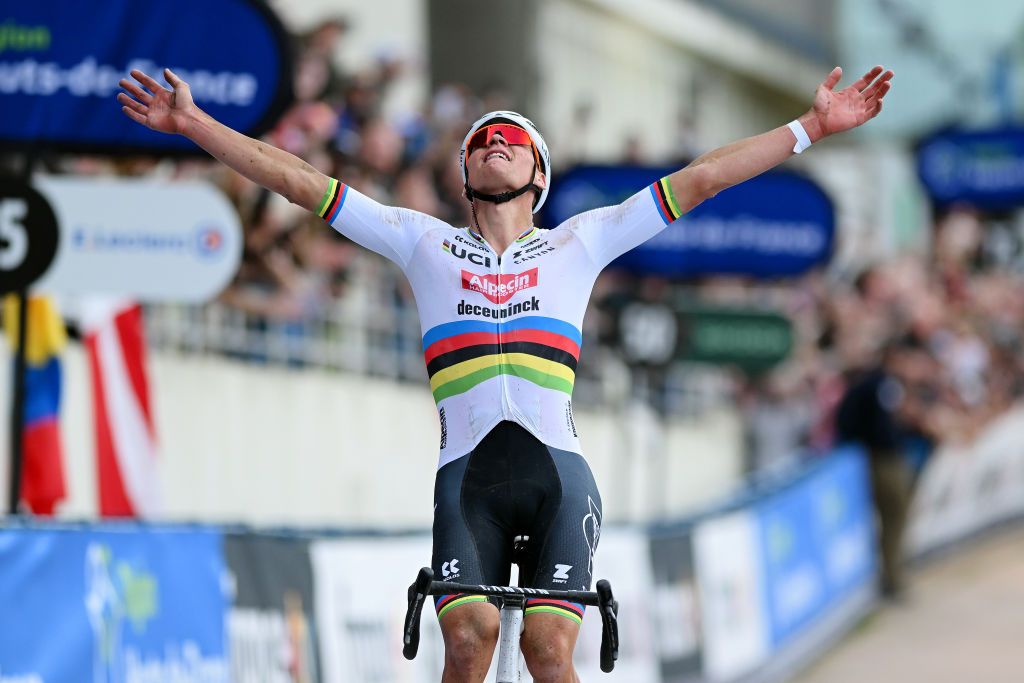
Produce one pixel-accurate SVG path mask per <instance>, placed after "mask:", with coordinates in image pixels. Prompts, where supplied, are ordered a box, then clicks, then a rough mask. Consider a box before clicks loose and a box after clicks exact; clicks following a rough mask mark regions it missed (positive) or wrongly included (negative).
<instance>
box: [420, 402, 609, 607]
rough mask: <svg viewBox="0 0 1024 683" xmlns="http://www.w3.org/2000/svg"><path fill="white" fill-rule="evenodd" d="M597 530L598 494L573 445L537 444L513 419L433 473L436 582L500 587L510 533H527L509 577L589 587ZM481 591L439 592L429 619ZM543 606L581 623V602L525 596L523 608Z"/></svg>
mask: <svg viewBox="0 0 1024 683" xmlns="http://www.w3.org/2000/svg"><path fill="white" fill-rule="evenodd" d="M600 534H601V496H600V494H599V493H598V491H597V485H596V484H595V482H594V476H593V474H591V472H590V467H589V466H588V465H587V462H586V461H585V460H584V459H583V456H581V455H579V454H578V453H572V452H569V451H562V450H558V449H556V448H551V447H549V446H545V445H544V444H543V443H541V442H540V441H539V440H538V439H537V437H535V436H533V435H532V434H530V433H529V432H528V431H526V429H524V428H523V427H521V426H520V425H518V424H516V423H514V422H501V423H499V424H498V425H497V426H496V427H495V428H494V429H492V430H491V431H490V433H488V434H487V436H486V437H484V439H483V441H481V442H480V444H479V445H477V447H476V448H474V449H473V451H472V452H470V453H469V454H468V455H466V456H463V457H461V458H458V459H457V460H453V461H452V462H449V463H448V464H446V465H444V466H443V467H442V468H441V469H439V470H438V472H437V479H436V482H435V485H434V551H433V559H432V561H431V562H432V565H433V569H434V576H435V578H436V579H439V580H442V581H453V582H457V583H470V584H478V585H489V586H507V585H508V582H509V579H510V575H511V564H512V549H513V543H514V540H515V538H516V537H517V536H529V537H530V540H529V544H528V549H529V551H528V553H527V555H526V559H525V561H524V562H523V563H522V565H521V566H520V568H519V585H520V586H525V587H530V588H546V589H556V590H582V591H586V590H590V584H591V579H592V572H593V560H594V551H595V550H596V549H597V542H598V539H599V537H600ZM486 600H487V598H485V597H483V596H472V595H442V596H439V597H437V598H436V600H435V608H436V610H437V614H438V617H440V616H442V615H443V614H444V613H445V612H447V611H448V610H450V609H452V608H454V607H456V606H458V605H461V604H465V603H467V602H481V601H486ZM537 612H551V613H555V614H560V615H562V616H565V617H568V618H570V619H573V620H574V621H576V622H577V623H580V622H582V619H583V606H582V605H580V604H577V603H569V602H565V601H561V600H546V599H542V598H537V599H530V600H528V602H527V606H526V613H527V614H532V613H537Z"/></svg>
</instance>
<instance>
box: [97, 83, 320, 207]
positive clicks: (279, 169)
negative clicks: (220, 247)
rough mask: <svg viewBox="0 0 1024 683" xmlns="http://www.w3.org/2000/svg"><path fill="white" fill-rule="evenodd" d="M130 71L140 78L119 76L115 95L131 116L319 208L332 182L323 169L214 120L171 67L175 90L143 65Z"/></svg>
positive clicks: (270, 187) (300, 202)
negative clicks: (195, 99) (150, 74)
mask: <svg viewBox="0 0 1024 683" xmlns="http://www.w3.org/2000/svg"><path fill="white" fill-rule="evenodd" d="M131 75H132V78H134V79H135V80H136V81H137V83H135V82H132V81H130V80H128V79H121V81H120V82H119V85H120V86H121V87H122V88H123V89H124V90H125V91H126V92H122V93H118V95H117V100H118V102H120V103H121V110H122V111H123V112H124V113H125V115H126V116H128V117H129V118H130V119H132V120H133V121H136V122H138V123H141V124H142V125H144V126H146V127H147V128H151V129H153V130H155V131H159V132H161V133H177V134H179V135H184V136H185V137H187V138H188V139H190V140H192V142H194V143H196V144H197V145H199V146H200V147H202V148H203V149H205V150H206V151H207V152H209V153H210V155H211V156H213V157H214V158H215V159H217V160H218V161H222V162H224V163H225V164H227V165H228V166H230V167H231V168H233V169H234V170H235V171H237V172H238V173H241V174H242V175H243V176H245V177H246V178H248V179H249V180H251V181H253V182H254V183H257V184H258V185H262V186H263V187H265V188H267V189H268V190H271V191H272V192H276V193H278V194H280V195H282V196H283V197H285V198H286V199H287V200H288V201H290V202H292V203H293V204H298V205H299V206H301V207H304V208H306V209H308V210H310V211H313V212H316V210H317V208H318V207H319V205H320V202H321V200H322V199H323V197H324V193H325V191H326V190H327V188H328V186H329V184H330V179H329V178H328V177H327V176H325V175H324V174H323V173H320V172H319V171H317V170H316V169H315V168H313V167H312V166H310V165H309V164H307V163H306V162H305V161H303V160H302V159H300V158H298V157H297V156H295V155H293V154H289V153H288V152H285V151H284V150H280V149H278V148H277V147H274V146H273V145H268V144H266V143H265V142H260V141H259V140H254V139H253V138H250V137H247V136H245V135H242V134H241V133H239V132H237V131H234V130H232V129H231V128H228V127H227V126H225V125H223V124H222V123H220V122H218V121H217V120H215V119H214V118H213V117H212V116H210V115H209V114H207V113H206V112H204V111H203V110H202V109H200V108H199V107H197V106H196V105H195V103H194V102H193V101H192V93H191V92H190V90H189V87H188V84H187V83H185V81H183V80H181V79H180V78H178V76H176V75H175V74H174V73H173V72H172V71H171V70H170V69H164V78H165V79H166V80H167V82H168V83H169V84H170V85H171V87H172V88H173V90H168V89H167V88H165V87H163V86H162V85H160V83H158V82H157V81H156V79H154V78H152V77H151V76H149V75H148V74H145V73H143V72H142V71H138V70H134V71H132V72H131ZM142 86H144V87H142Z"/></svg>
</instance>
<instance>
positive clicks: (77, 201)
mask: <svg viewBox="0 0 1024 683" xmlns="http://www.w3.org/2000/svg"><path fill="white" fill-rule="evenodd" d="M34 182H35V186H36V187H37V188H38V189H39V191H40V192H41V193H42V195H43V196H44V197H45V198H46V200H47V201H48V202H49V205H50V206H51V207H52V209H53V212H54V213H55V215H56V217H57V224H58V225H59V226H60V237H59V243H58V246H57V255H56V257H55V258H54V261H53V265H52V266H50V268H49V270H47V271H46V273H45V274H44V275H43V276H42V278H40V280H39V281H38V282H37V283H36V285H35V287H34V289H35V290H37V291H39V292H43V293H56V294H84V293H89V294H110V295H116V296H123V297H130V298H133V299H138V300H142V301H178V302H197V303H198V302H204V301H207V300H209V299H211V298H213V297H215V296H216V295H217V294H219V293H220V291H221V290H222V289H223V288H224V287H225V286H226V285H227V284H228V283H229V282H230V281H231V278H233V277H234V275H235V271H237V270H238V264H239V262H240V260H241V258H242V228H241V224H240V223H239V220H238V213H237V212H236V211H235V209H234V208H233V207H232V206H231V204H230V203H229V202H228V200H227V199H226V198H225V197H224V195H222V194H221V193H220V191H218V190H217V189H216V188H214V187H213V186H212V185H209V184H207V183H203V182H198V181H188V182H173V183H167V182H159V181H154V180H129V179H121V178H79V177H40V178H37V179H36V180H35V181H34Z"/></svg>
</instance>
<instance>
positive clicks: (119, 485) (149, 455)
mask: <svg viewBox="0 0 1024 683" xmlns="http://www.w3.org/2000/svg"><path fill="white" fill-rule="evenodd" d="M82 327H83V331H84V333H85V344H86V347H87V349H88V353H89V366H90V370H91V373H92V386H93V413H94V418H95V419H94V421H95V425H96V437H95V438H96V463H97V480H98V483H99V512H100V515H101V516H104V517H152V516H154V515H156V514H159V513H160V511H161V509H162V505H161V493H160V477H159V461H158V458H157V440H156V431H155V429H154V420H153V411H152V408H151V405H150V400H149V379H148V371H147V367H146V341H145V333H144V330H143V326H142V308H141V307H140V306H139V305H138V304H137V303H134V302H131V301H124V300H120V301H117V300H103V299H95V300H90V301H87V302H85V303H84V304H83V306H82Z"/></svg>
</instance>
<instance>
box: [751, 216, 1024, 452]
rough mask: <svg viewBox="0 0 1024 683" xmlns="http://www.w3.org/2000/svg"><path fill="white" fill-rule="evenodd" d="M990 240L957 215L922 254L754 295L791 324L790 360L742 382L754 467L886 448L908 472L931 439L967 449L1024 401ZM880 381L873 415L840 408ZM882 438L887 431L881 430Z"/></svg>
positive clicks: (1004, 262) (1011, 276) (1023, 305)
mask: <svg viewBox="0 0 1024 683" xmlns="http://www.w3.org/2000/svg"><path fill="white" fill-rule="evenodd" d="M998 239H999V238H998V233H996V232H993V231H990V230H986V226H985V224H984V222H983V219H982V217H981V216H980V215H978V214H977V213H975V212H974V211H972V210H970V209H966V208H956V209H953V210H951V211H949V212H947V213H946V214H945V215H943V216H942V217H940V218H939V219H938V220H937V221H936V223H935V225H934V227H933V234H932V239H931V248H930V249H929V250H928V252H927V253H926V254H905V255H902V256H900V257H897V258H895V259H893V260H891V261H888V262H885V263H879V264H877V265H874V266H872V267H869V268H865V269H864V270H862V271H861V272H859V273H858V274H856V275H855V276H853V277H850V278H848V279H846V280H844V279H842V278H836V277H832V278H829V277H826V276H825V275H823V274H814V275H811V276H808V277H806V278H804V279H803V280H802V281H801V282H799V283H796V285H795V286H790V287H786V288H784V289H783V290H781V291H780V290H779V289H777V288H766V289H765V291H764V292H762V295H763V296H766V297H769V298H772V299H774V300H775V303H776V304H777V305H781V306H782V307H783V310H785V311H786V312H787V314H788V315H789V316H790V318H791V319H792V320H793V321H794V324H795V327H796V331H797V343H796V348H795V350H794V354H793V356H792V358H791V360H790V361H789V362H787V363H786V364H784V365H783V366H782V367H780V368H778V369H777V370H776V371H774V372H772V373H769V374H767V375H765V376H763V377H760V378H755V379H747V380H745V381H744V382H743V383H742V386H743V388H742V389H741V391H740V397H741V402H742V404H743V405H744V406H745V408H746V412H747V414H748V416H749V420H748V425H749V430H750V437H751V457H752V466H753V467H754V468H763V467H771V466H773V464H776V463H779V462H781V461H784V460H785V459H786V458H789V457H792V454H793V453H794V452H798V451H799V450H800V449H799V447H800V446H804V447H808V448H810V449H812V450H820V449H823V448H826V447H828V446H830V445H832V444H834V443H835V442H836V441H837V440H842V439H845V440H859V441H861V442H870V441H872V440H873V439H878V440H887V441H889V442H890V444H891V447H893V448H896V449H898V450H900V451H901V452H903V453H904V454H905V455H906V456H907V457H908V458H909V460H910V461H911V463H912V464H913V466H914V467H915V469H919V468H920V466H921V465H923V462H924V460H925V459H926V458H927V456H928V454H929V453H930V452H931V450H932V448H933V447H934V445H935V444H936V443H938V442H950V443H957V442H960V443H965V442H969V441H970V440H971V439H972V438H974V437H975V436H976V435H977V434H978V433H979V431H980V430H981V429H982V428H983V427H984V426H985V425H986V424H987V423H988V422H989V421H990V420H991V419H992V418H993V417H995V416H996V415H998V414H1000V413H1002V412H1003V411H1005V410H1006V409H1007V408H1008V407H1009V405H1010V404H1011V403H1012V402H1014V401H1015V400H1018V399H1020V398H1021V396H1024V351H1022V339H1021V335H1022V333H1024V297H1021V296H1020V293H1021V292H1022V291H1024V290H1022V284H1024V283H1022V272H1021V270H1020V269H1019V264H1018V263H1016V262H1015V258H1016V257H1013V258H1008V257H1007V254H1005V253H1004V254H1001V255H1000V254H997V253H995V252H994V250H993V248H992V247H993V241H995V240H998ZM868 377H875V378H880V379H881V381H880V383H879V385H878V386H879V390H878V392H877V395H875V396H872V400H873V401H875V403H876V405H875V406H874V407H873V408H872V410H874V411H875V412H874V413H871V414H868V413H867V412H866V411H865V410H859V411H855V410H853V409H852V408H851V409H848V410H846V411H845V414H844V415H842V416H840V417H841V419H839V420H837V410H838V408H839V407H840V405H841V404H842V403H843V401H844V399H847V402H848V403H850V400H849V397H850V394H851V393H852V392H854V391H855V390H856V388H857V387H858V385H859V384H861V383H862V382H863V381H864V380H865V379H866V378H868ZM883 432H885V433H883Z"/></svg>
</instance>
